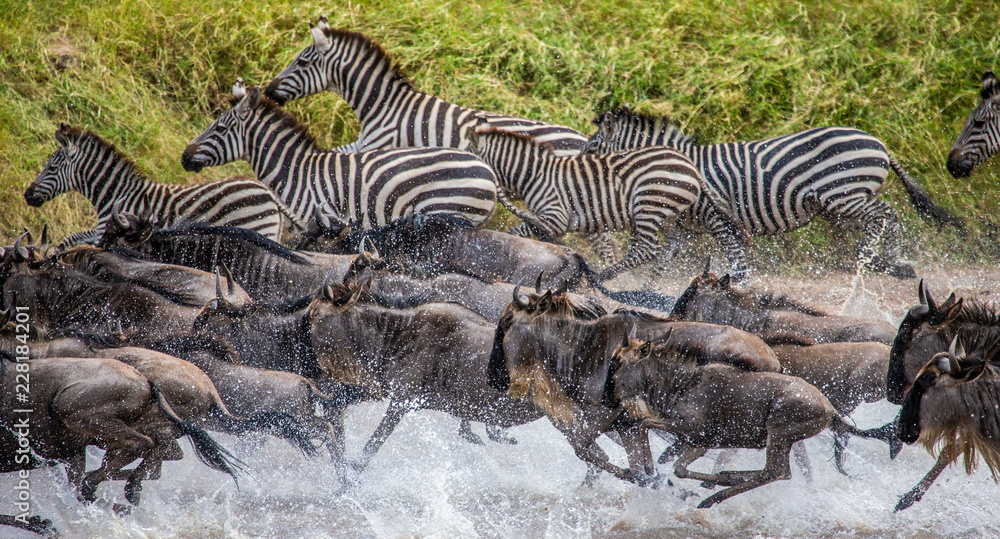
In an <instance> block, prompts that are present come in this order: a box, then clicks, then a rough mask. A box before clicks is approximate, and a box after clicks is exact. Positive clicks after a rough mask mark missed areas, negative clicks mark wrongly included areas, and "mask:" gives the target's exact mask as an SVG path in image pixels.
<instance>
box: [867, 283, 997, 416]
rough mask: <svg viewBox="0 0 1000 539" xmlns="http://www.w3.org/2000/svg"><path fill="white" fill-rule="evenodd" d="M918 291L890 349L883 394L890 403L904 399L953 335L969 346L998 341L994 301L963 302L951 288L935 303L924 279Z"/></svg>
mask: <svg viewBox="0 0 1000 539" xmlns="http://www.w3.org/2000/svg"><path fill="white" fill-rule="evenodd" d="M917 295H918V297H919V299H920V304H919V305H916V306H914V307H913V308H911V309H910V310H909V311H908V312H907V313H906V316H905V317H903V321H902V322H900V324H899V331H898V332H897V334H896V338H895V339H894V340H893V342H892V351H891V352H890V353H889V370H888V373H887V375H886V386H887V395H886V398H888V399H889V402H891V403H893V404H902V403H903V394H904V393H905V392H906V388H907V387H909V386H910V384H912V383H913V381H914V380H916V379H917V372H918V371H919V370H920V369H921V368H923V366H924V365H926V364H927V362H928V361H930V360H931V358H932V357H934V355H935V354H937V353H939V352H946V351H948V345H949V344H950V343H951V341H952V339H954V338H955V336H956V335H957V336H960V337H961V338H962V342H963V343H964V344H965V347H966V349H970V350H971V349H976V348H984V349H987V350H990V349H992V348H993V347H994V346H995V345H996V343H997V342H1000V314H998V313H997V310H998V307H997V306H996V305H990V304H987V303H983V302H981V301H975V300H971V301H968V302H966V300H965V298H958V297H956V296H955V293H954V292H953V293H952V294H951V295H949V296H948V299H946V300H945V301H944V303H942V304H940V305H938V303H937V302H936V301H934V298H933V297H932V296H931V292H930V289H928V287H927V285H926V284H925V283H924V281H923V280H921V281H920V284H919V286H918V288H917ZM966 303H968V304H966Z"/></svg>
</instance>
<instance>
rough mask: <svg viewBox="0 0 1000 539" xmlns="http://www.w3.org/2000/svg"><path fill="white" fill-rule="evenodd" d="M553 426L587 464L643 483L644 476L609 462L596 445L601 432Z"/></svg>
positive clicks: (625, 478) (628, 479) (634, 481)
mask: <svg viewBox="0 0 1000 539" xmlns="http://www.w3.org/2000/svg"><path fill="white" fill-rule="evenodd" d="M553 424H555V422H553ZM555 426H556V428H557V429H559V431H560V432H562V433H563V435H564V436H566V440H567V441H568V442H569V445H570V447H572V448H573V452H574V453H575V454H576V457H577V458H578V459H580V460H582V461H584V462H586V463H587V464H588V465H592V466H593V467H594V468H596V469H598V470H601V471H604V472H608V473H610V474H611V475H614V476H615V477H617V478H618V479H621V480H623V481H629V482H632V483H636V484H639V485H640V486H641V485H642V484H644V483H645V478H641V477H639V475H638V474H635V473H633V472H632V471H631V470H623V469H621V468H619V467H618V466H615V465H614V464H611V462H610V461H609V460H608V455H607V453H605V452H604V450H603V449H601V446H599V445H597V438H598V437H599V436H600V435H601V432H595V431H594V429H588V428H580V427H572V426H563V425H558V424H556V425H555ZM590 476H591V473H590V469H589V468H588V470H587V477H588V478H589V477H590Z"/></svg>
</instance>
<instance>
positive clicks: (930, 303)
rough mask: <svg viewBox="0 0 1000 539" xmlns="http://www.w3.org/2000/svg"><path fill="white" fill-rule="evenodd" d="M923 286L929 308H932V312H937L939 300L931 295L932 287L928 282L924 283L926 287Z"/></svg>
mask: <svg viewBox="0 0 1000 539" xmlns="http://www.w3.org/2000/svg"><path fill="white" fill-rule="evenodd" d="M923 288H924V298H925V299H926V300H927V309H928V310H930V312H932V313H935V312H937V310H938V306H937V302H936V301H934V298H933V297H931V289H930V287H929V286H927V284H926V283H924V287H923Z"/></svg>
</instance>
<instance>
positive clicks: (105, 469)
mask: <svg viewBox="0 0 1000 539" xmlns="http://www.w3.org/2000/svg"><path fill="white" fill-rule="evenodd" d="M150 445H152V440H150ZM142 456H143V455H141V454H139V453H138V452H136V451H130V450H127V449H110V450H108V452H107V453H105V454H104V461H103V462H101V467H100V468H98V469H96V470H94V471H92V472H90V473H88V474H87V475H86V476H84V478H83V484H82V487H81V488H80V492H79V493H78V496H79V498H80V501H83V502H93V501H94V500H96V499H97V487H98V486H100V484H101V483H102V482H104V481H106V480H108V479H110V478H111V476H112V475H113V474H114V473H116V472H118V471H119V470H121V469H122V468H124V467H125V466H127V465H128V464H129V463H130V462H132V461H134V460H135V459H136V458H141V457H142Z"/></svg>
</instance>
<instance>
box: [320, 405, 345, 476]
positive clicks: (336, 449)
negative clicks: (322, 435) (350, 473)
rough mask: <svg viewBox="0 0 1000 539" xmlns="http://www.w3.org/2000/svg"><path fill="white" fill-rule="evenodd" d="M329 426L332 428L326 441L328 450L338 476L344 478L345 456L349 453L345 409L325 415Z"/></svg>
mask: <svg viewBox="0 0 1000 539" xmlns="http://www.w3.org/2000/svg"><path fill="white" fill-rule="evenodd" d="M325 418H326V420H327V425H328V426H329V428H330V437H329V438H328V439H327V440H326V449H327V451H329V452H330V462H332V463H333V465H334V467H336V469H337V475H338V476H340V478H341V479H343V478H344V472H345V464H346V460H345V454H346V453H347V448H346V443H345V436H344V409H343V408H340V409H337V410H334V411H333V412H332V413H331V412H327V413H326V415H325Z"/></svg>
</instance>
